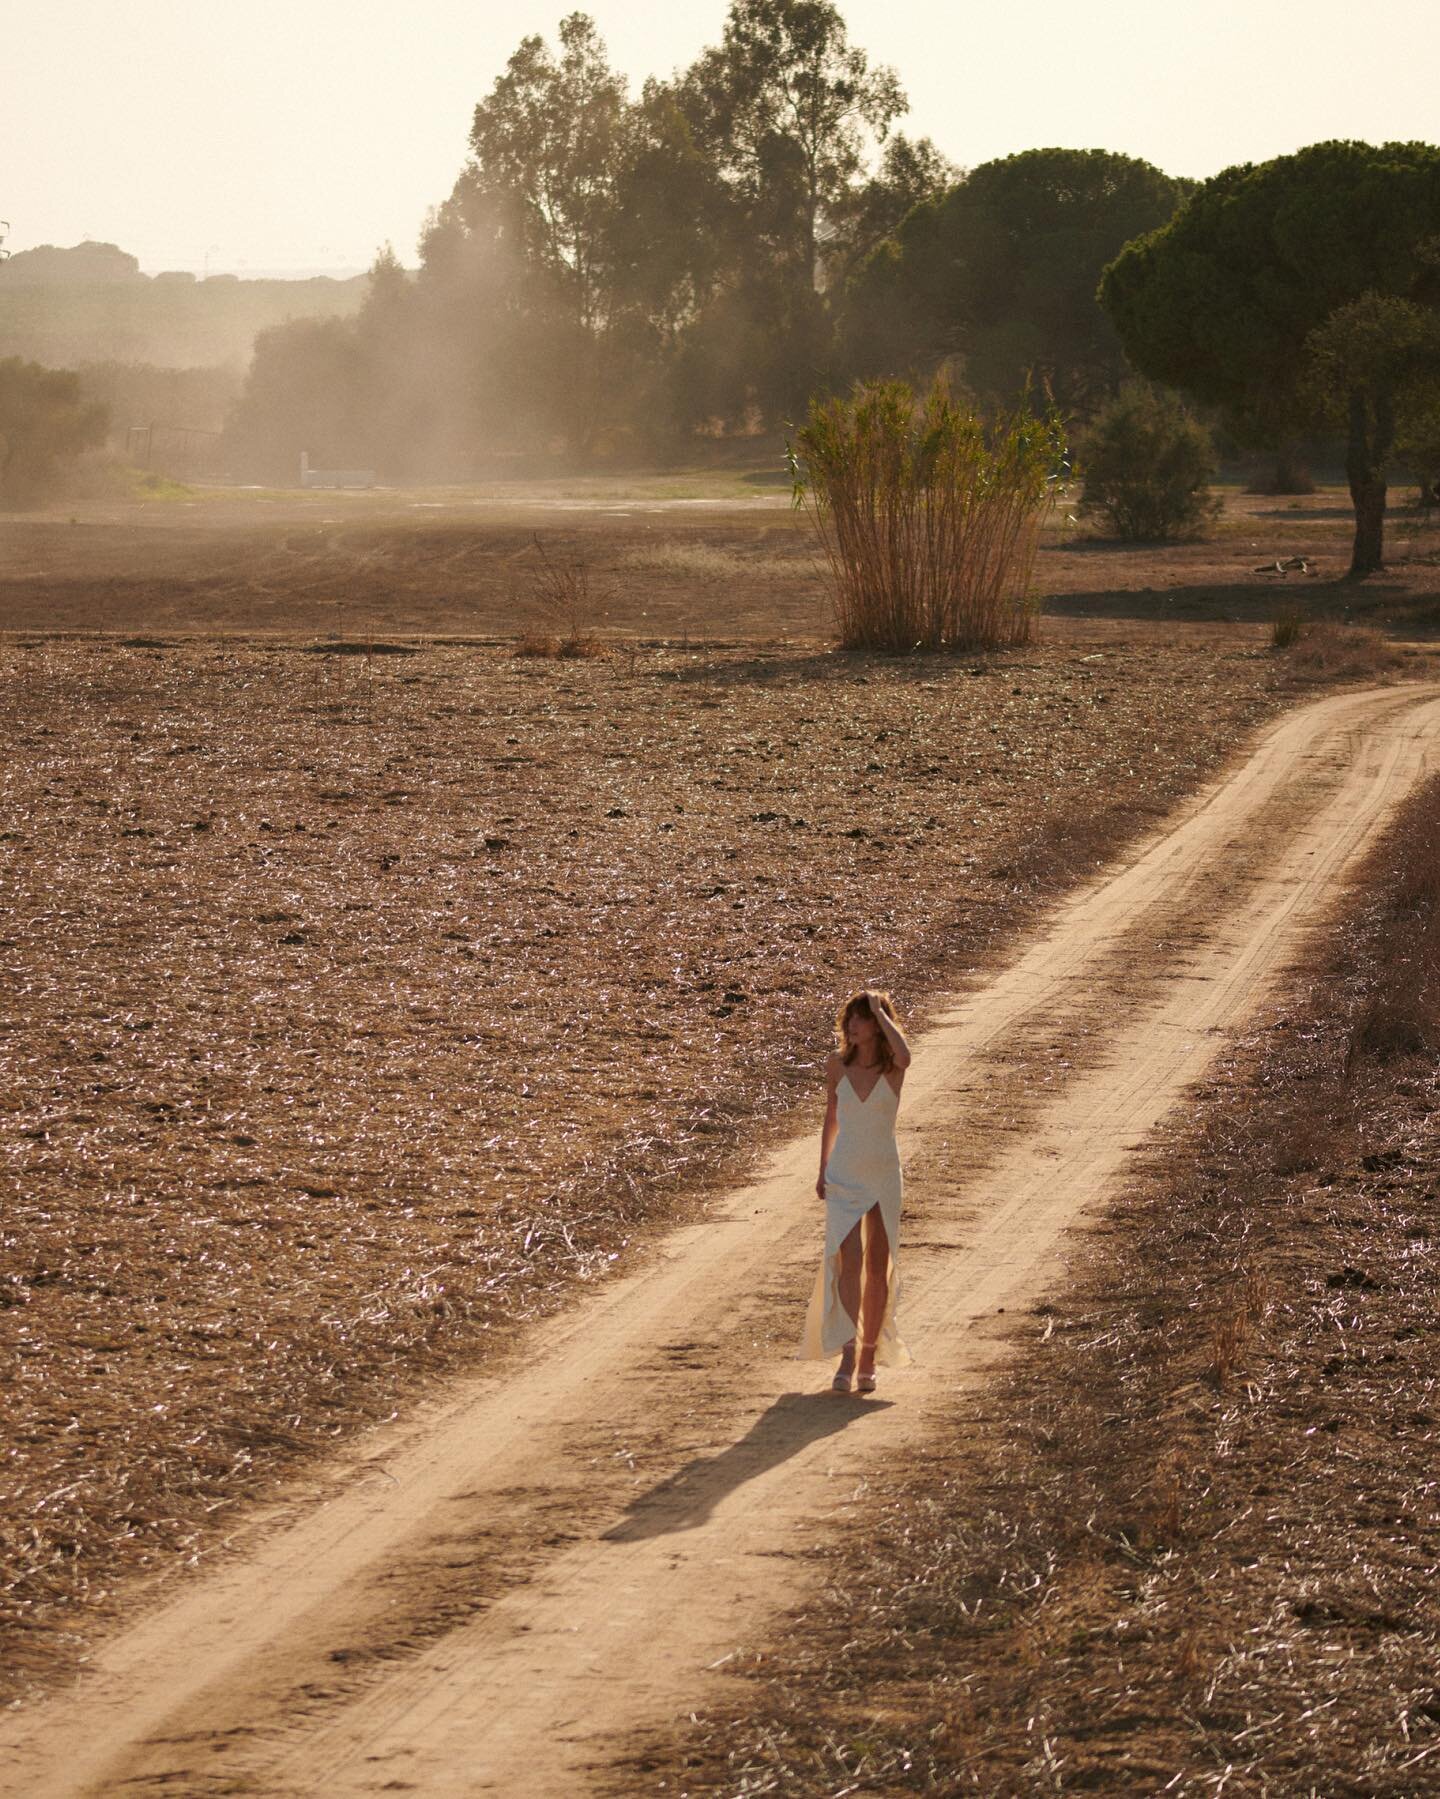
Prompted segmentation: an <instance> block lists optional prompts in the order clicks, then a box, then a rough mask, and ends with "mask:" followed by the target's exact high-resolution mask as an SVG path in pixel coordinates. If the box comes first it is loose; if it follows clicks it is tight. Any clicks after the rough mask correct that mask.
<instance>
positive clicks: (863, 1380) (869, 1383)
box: [855, 1343, 875, 1393]
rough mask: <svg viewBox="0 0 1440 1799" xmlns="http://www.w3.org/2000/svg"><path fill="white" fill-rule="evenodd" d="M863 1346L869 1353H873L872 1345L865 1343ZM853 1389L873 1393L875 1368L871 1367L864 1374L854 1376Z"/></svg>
mask: <svg viewBox="0 0 1440 1799" xmlns="http://www.w3.org/2000/svg"><path fill="white" fill-rule="evenodd" d="M865 1348H866V1349H868V1350H869V1351H870V1354H871V1355H874V1353H875V1351H874V1348H873V1346H872V1345H870V1344H868V1343H867V1344H866V1345H865ZM855 1390H856V1391H857V1392H858V1393H873V1392H874V1391H875V1370H874V1369H873V1368H871V1369H870V1370H869V1371H868V1372H866V1373H864V1374H860V1375H857V1376H856V1379H855Z"/></svg>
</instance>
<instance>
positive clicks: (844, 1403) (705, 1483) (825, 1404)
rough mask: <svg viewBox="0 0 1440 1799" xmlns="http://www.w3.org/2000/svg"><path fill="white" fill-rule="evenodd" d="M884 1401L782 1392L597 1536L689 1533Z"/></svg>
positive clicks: (623, 1538) (627, 1538) (617, 1539)
mask: <svg viewBox="0 0 1440 1799" xmlns="http://www.w3.org/2000/svg"><path fill="white" fill-rule="evenodd" d="M891 1403H892V1402H891V1401H890V1400H888V1399H867V1400H865V1401H864V1402H863V1403H857V1402H856V1401H855V1400H854V1399H853V1398H849V1397H847V1396H845V1395H843V1394H839V1393H832V1392H828V1391H826V1392H821V1393H782V1394H781V1395H780V1397H779V1398H778V1399H777V1400H776V1401H775V1403H774V1404H773V1405H771V1406H770V1407H769V1408H768V1409H767V1410H766V1411H764V1412H762V1413H761V1414H760V1416H759V1417H758V1418H757V1419H756V1420H755V1422H754V1423H753V1424H752V1425H751V1426H750V1428H749V1430H748V1431H746V1433H745V1435H744V1436H743V1437H741V1439H740V1440H739V1442H738V1443H732V1444H731V1445H730V1447H729V1448H728V1449H722V1450H721V1451H720V1453H719V1455H712V1456H705V1457H704V1458H702V1459H700V1460H697V1461H693V1462H689V1463H687V1464H686V1465H685V1467H683V1468H681V1469H680V1470H679V1471H678V1472H677V1473H675V1474H672V1475H670V1476H669V1477H668V1478H667V1479H665V1480H662V1481H661V1482H660V1484H659V1486H657V1487H652V1488H651V1489H650V1491H649V1492H648V1493H642V1494H641V1495H640V1496H639V1497H638V1498H636V1499H632V1500H631V1502H630V1504H629V1505H628V1506H627V1507H626V1508H625V1516H624V1517H623V1518H622V1519H621V1520H620V1522H619V1523H618V1524H616V1525H613V1526H612V1527H611V1529H609V1530H607V1531H605V1532H603V1533H602V1537H601V1541H602V1542H610V1543H634V1542H638V1541H639V1540H640V1539H641V1538H643V1537H663V1536H666V1535H668V1534H669V1533H670V1532H671V1531H679V1530H694V1529H695V1527H696V1526H697V1525H700V1524H703V1523H704V1522H705V1520H706V1519H707V1518H708V1517H709V1516H710V1514H711V1512H713V1511H714V1509H715V1507H716V1506H717V1505H718V1504H719V1503H720V1501H721V1500H722V1499H724V1498H725V1497H726V1495H727V1494H730V1493H733V1492H735V1491H736V1490H737V1488H740V1487H743V1486H744V1485H745V1483H746V1481H749V1480H754V1479H756V1478H757V1476H759V1475H761V1474H768V1473H769V1471H770V1470H771V1469H772V1468H777V1467H779V1465H780V1464H781V1462H786V1461H788V1460H789V1459H790V1457H791V1456H792V1455H796V1454H798V1453H799V1452H800V1450H802V1449H804V1448H806V1447H807V1445H809V1444H811V1443H818V1442H819V1441H820V1439H821V1438H822V1437H832V1436H834V1435H835V1433H836V1432H837V1431H841V1430H844V1429H845V1428H846V1427H847V1426H849V1425H852V1424H858V1423H859V1422H860V1421H861V1420H862V1419H863V1418H864V1417H865V1416H866V1415H867V1413H875V1412H878V1411H883V1410H888V1409H889V1407H890V1405H891Z"/></svg>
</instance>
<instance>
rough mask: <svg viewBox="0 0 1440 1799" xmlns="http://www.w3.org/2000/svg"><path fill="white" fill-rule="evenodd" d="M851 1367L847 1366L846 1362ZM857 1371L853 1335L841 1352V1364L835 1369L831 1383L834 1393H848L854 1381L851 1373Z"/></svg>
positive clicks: (831, 1389)
mask: <svg viewBox="0 0 1440 1799" xmlns="http://www.w3.org/2000/svg"><path fill="white" fill-rule="evenodd" d="M847 1362H848V1363H849V1364H850V1365H849V1367H848V1368H847V1367H846V1365H845V1364H846V1363H847ZM854 1372H855V1339H854V1338H853V1337H852V1338H851V1339H850V1341H849V1342H848V1343H847V1344H846V1345H845V1347H844V1349H842V1350H841V1352H840V1366H839V1367H838V1368H837V1369H836V1370H835V1378H834V1380H832V1381H831V1383H830V1391H831V1392H832V1393H848V1392H849V1391H850V1389H851V1387H852V1386H853V1385H854V1382H853V1381H852V1380H851V1378H850V1377H851V1375H852V1374H853V1373H854Z"/></svg>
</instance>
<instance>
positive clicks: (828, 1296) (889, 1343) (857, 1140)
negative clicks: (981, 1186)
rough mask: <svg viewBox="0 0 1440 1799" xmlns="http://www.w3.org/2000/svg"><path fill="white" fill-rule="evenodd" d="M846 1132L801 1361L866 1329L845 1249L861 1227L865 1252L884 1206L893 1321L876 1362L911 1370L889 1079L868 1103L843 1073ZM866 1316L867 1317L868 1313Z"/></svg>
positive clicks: (900, 1187)
mask: <svg viewBox="0 0 1440 1799" xmlns="http://www.w3.org/2000/svg"><path fill="white" fill-rule="evenodd" d="M835 1105H836V1111H837V1115H838V1120H839V1128H838V1130H837V1131H836V1134H835V1142H834V1144H833V1146H832V1148H831V1150H830V1155H829V1158H828V1160H827V1161H826V1164H825V1253H824V1255H823V1256H822V1257H821V1260H820V1269H819V1272H818V1274H817V1275H816V1277H815V1287H814V1291H813V1292H812V1293H811V1295H810V1307H809V1310H808V1312H807V1313H806V1316H805V1333H804V1336H803V1337H802V1338H801V1343H800V1349H799V1351H798V1359H799V1360H801V1361H817V1362H818V1361H824V1360H826V1359H827V1358H828V1357H830V1356H836V1355H839V1353H840V1351H841V1350H842V1349H843V1348H844V1347H845V1345H846V1344H847V1343H848V1342H849V1341H850V1339H851V1338H852V1337H855V1338H856V1339H857V1341H858V1338H859V1331H858V1329H857V1325H856V1320H855V1319H853V1318H852V1317H851V1316H850V1314H849V1313H848V1312H847V1311H846V1310H845V1308H844V1306H843V1305H841V1303H840V1245H841V1244H842V1243H843V1242H844V1241H845V1239H846V1238H847V1237H848V1236H849V1235H850V1233H851V1231H852V1230H854V1228H855V1225H856V1223H857V1221H861V1220H863V1224H862V1226H861V1249H862V1252H863V1250H864V1247H865V1243H866V1240H867V1239H868V1237H869V1233H870V1209H871V1207H872V1206H878V1207H879V1208H880V1217H881V1218H882V1220H883V1221H884V1224H885V1235H886V1237H887V1238H888V1240H889V1246H890V1257H889V1265H888V1269H887V1282H886V1287H887V1291H886V1300H885V1317H884V1321H883V1323H882V1324H881V1326H880V1336H879V1338H878V1340H877V1343H876V1350H875V1360H876V1361H877V1362H879V1363H888V1364H890V1365H891V1366H903V1365H904V1364H905V1363H906V1362H908V1361H910V1360H911V1355H910V1351H909V1350H908V1349H907V1348H906V1347H905V1345H904V1343H902V1342H901V1340H900V1336H899V1333H898V1332H897V1330H896V1328H895V1315H896V1309H897V1303H898V1301H899V1297H900V1283H899V1277H898V1274H897V1272H896V1266H895V1251H896V1245H897V1243H898V1242H899V1232H900V1200H901V1196H902V1193H903V1191H904V1176H903V1175H902V1173H901V1169H900V1150H899V1147H898V1145H897V1144H896V1142H895V1114H896V1112H897V1110H898V1109H899V1105H900V1096H899V1094H898V1093H896V1091H895V1089H894V1088H893V1087H892V1086H891V1085H890V1081H889V1078H888V1076H886V1075H885V1074H884V1073H881V1074H879V1075H877V1076H876V1079H875V1085H874V1087H873V1088H872V1089H871V1091H870V1092H869V1093H868V1094H867V1095H866V1096H865V1098H864V1099H861V1097H860V1095H859V1094H858V1093H857V1092H856V1091H855V1088H854V1087H853V1086H852V1085H851V1083H850V1071H849V1069H848V1068H842V1069H841V1071H840V1080H839V1084H838V1087H837V1090H836V1099H835ZM864 1267H865V1264H864V1262H863V1261H862V1263H861V1277H860V1279H861V1287H860V1300H861V1306H862V1308H863V1305H864V1300H865V1286H864V1282H865V1275H864ZM861 1316H862V1317H863V1316H864V1313H863V1309H862V1312H861Z"/></svg>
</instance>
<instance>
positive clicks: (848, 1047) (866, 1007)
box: [835, 990, 905, 1073]
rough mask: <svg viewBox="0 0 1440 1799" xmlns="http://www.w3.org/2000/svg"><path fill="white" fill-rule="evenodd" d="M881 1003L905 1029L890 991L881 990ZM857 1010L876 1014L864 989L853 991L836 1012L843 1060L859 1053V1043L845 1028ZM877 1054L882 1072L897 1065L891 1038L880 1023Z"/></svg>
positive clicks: (869, 1014) (836, 1044) (838, 1039)
mask: <svg viewBox="0 0 1440 1799" xmlns="http://www.w3.org/2000/svg"><path fill="white" fill-rule="evenodd" d="M880 1004H881V1006H882V1008H883V1009H884V1011H885V1012H886V1013H887V1015H888V1016H889V1017H890V1019H891V1020H892V1021H893V1022H894V1023H895V1024H896V1025H899V1027H900V1029H901V1030H902V1031H903V1030H904V1028H905V1027H904V1025H903V1024H901V1023H900V1014H899V1013H898V1012H897V1011H896V1010H895V1002H894V1000H892V999H891V997H890V995H889V994H888V993H885V992H881V994H880ZM857 1012H858V1013H860V1014H861V1016H862V1017H865V1018H871V1017H873V1016H874V1012H873V1010H872V1008H871V1005H870V1002H869V1000H868V999H866V997H865V994H864V991H863V990H862V991H860V992H858V993H852V994H851V995H850V997H849V998H848V999H847V1000H846V1001H844V1003H843V1004H842V1005H841V1006H840V1008H839V1010H838V1011H837V1012H836V1014H835V1047H836V1049H837V1050H838V1051H839V1054H840V1060H841V1061H842V1062H847V1063H848V1062H851V1061H853V1060H854V1058H855V1056H856V1055H857V1053H858V1047H857V1045H855V1044H853V1043H852V1042H851V1041H850V1038H849V1036H848V1034H847V1032H846V1029H845V1027H846V1025H848V1024H849V1022H850V1020H851V1019H852V1018H853V1017H854V1015H855V1014H856V1013H857ZM875 1054H876V1056H877V1057H878V1059H879V1062H880V1069H881V1072H882V1073H885V1072H887V1071H888V1070H889V1069H891V1068H893V1067H894V1066H895V1056H894V1053H893V1051H892V1050H891V1048H890V1039H889V1038H888V1037H887V1036H886V1035H885V1033H884V1031H882V1030H881V1029H880V1027H879V1026H878V1025H877V1026H876V1027H875Z"/></svg>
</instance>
